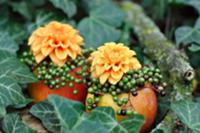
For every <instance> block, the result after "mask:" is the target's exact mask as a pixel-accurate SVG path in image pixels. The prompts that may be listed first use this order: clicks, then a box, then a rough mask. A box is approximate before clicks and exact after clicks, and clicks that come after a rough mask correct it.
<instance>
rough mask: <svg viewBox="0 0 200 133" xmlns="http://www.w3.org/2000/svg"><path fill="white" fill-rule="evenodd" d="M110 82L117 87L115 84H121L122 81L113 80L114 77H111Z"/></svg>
mask: <svg viewBox="0 0 200 133" xmlns="http://www.w3.org/2000/svg"><path fill="white" fill-rule="evenodd" d="M108 80H109V82H110V83H111V84H113V85H115V84H117V82H119V80H120V79H114V78H112V77H109V79H108Z"/></svg>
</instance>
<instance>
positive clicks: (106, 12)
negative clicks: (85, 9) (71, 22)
mask: <svg viewBox="0 0 200 133" xmlns="http://www.w3.org/2000/svg"><path fill="white" fill-rule="evenodd" d="M90 16H92V17H93V18H94V19H97V20H99V21H102V22H104V23H106V24H108V25H111V26H113V27H118V26H120V25H121V24H122V22H123V20H124V17H125V16H124V13H123V12H122V11H121V9H120V8H118V7H117V6H116V5H114V4H105V5H104V6H99V7H98V8H96V9H94V10H91V12H90Z"/></svg>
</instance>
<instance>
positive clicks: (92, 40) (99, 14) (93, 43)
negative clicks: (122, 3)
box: [78, 2, 124, 48]
mask: <svg viewBox="0 0 200 133" xmlns="http://www.w3.org/2000/svg"><path fill="white" fill-rule="evenodd" d="M123 20H124V13H123V12H122V11H121V10H120V9H119V8H118V7H117V6H116V5H114V4H113V3H111V2H108V3H105V4H101V5H99V6H98V7H97V8H93V9H92V10H91V11H90V16H89V17H88V18H85V19H83V20H81V22H80V23H79V24H78V29H79V30H80V33H81V35H83V37H84V38H85V43H86V45H85V46H86V47H94V48H97V47H98V46H100V45H102V44H103V43H105V42H110V41H117V40H119V39H120V35H121V31H120V30H117V27H119V26H120V25H121V24H122V22H123Z"/></svg>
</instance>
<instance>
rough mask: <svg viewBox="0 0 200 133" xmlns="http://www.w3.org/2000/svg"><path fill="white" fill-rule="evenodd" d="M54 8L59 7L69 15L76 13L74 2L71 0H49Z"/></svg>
mask: <svg viewBox="0 0 200 133" xmlns="http://www.w3.org/2000/svg"><path fill="white" fill-rule="evenodd" d="M49 1H50V2H51V3H52V4H53V5H54V6H55V7H56V8H59V9H61V10H62V11H63V12H64V13H66V14H67V15H68V16H69V17H72V16H74V15H75V14H76V11H77V9H76V4H75V3H74V1H73V0H49Z"/></svg>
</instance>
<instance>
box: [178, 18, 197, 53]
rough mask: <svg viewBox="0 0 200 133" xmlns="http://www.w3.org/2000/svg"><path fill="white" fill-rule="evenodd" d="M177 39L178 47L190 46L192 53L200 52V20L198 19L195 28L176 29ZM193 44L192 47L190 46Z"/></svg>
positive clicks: (183, 27)
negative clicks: (181, 45)
mask: <svg viewBox="0 0 200 133" xmlns="http://www.w3.org/2000/svg"><path fill="white" fill-rule="evenodd" d="M175 39H176V43H177V45H178V46H180V44H183V46H188V45H189V47H188V49H189V50H190V51H191V52H197V51H199V50H200V18H198V19H197V21H196V23H195V25H194V27H193V28H192V27H189V26H182V27H179V28H177V29H176V31H175ZM190 44H191V45H190Z"/></svg>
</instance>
